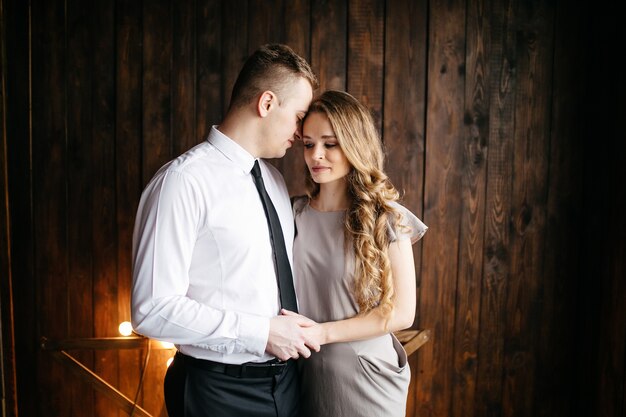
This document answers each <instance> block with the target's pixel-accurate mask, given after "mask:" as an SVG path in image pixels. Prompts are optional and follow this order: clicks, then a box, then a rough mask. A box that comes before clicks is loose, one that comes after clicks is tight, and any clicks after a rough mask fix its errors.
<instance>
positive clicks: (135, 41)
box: [114, 0, 143, 399]
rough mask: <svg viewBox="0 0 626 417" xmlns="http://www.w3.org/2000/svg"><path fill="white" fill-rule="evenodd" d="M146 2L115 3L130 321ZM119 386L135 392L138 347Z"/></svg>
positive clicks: (122, 233) (121, 208)
mask: <svg viewBox="0 0 626 417" xmlns="http://www.w3.org/2000/svg"><path fill="white" fill-rule="evenodd" d="M142 22H143V19H142V8H141V4H140V3H139V2H137V1H134V0H123V1H119V2H117V4H116V9H115V39H116V47H115V53H116V58H115V62H116V65H115V80H116V82H115V151H116V152H115V166H116V169H115V184H116V193H115V206H116V207H115V210H116V216H117V231H116V236H115V242H114V244H115V245H116V247H117V288H118V291H117V292H118V297H119V298H118V300H117V317H119V319H120V321H130V291H131V290H130V288H131V282H132V270H131V268H132V234H133V225H134V221H135V213H136V210H137V205H138V203H139V195H140V193H141V187H142V177H141V176H142V174H141V173H142V168H141V166H142V157H141V155H142V152H141V144H142V139H141V135H142V134H141V132H142V128H141V126H142V123H141V121H142V109H141V102H142V100H141V99H142V90H141V88H142V83H141V77H142V72H141V61H140V60H138V59H136V57H138V56H141V55H142V52H141V43H142ZM118 363H119V366H120V369H124V370H125V371H124V372H119V379H118V386H117V388H118V389H119V390H120V391H121V392H123V393H124V394H125V395H126V396H128V397H129V398H133V399H134V398H135V394H136V392H137V385H138V384H139V378H140V354H139V352H125V351H122V352H120V353H119V362H118Z"/></svg>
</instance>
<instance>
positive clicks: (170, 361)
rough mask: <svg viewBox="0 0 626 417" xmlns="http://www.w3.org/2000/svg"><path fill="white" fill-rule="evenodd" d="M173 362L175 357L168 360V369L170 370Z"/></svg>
mask: <svg viewBox="0 0 626 417" xmlns="http://www.w3.org/2000/svg"><path fill="white" fill-rule="evenodd" d="M173 360H174V357H173V356H172V357H171V358H169V359H168V360H167V367H168V368H169V367H170V365H171V364H172V361H173Z"/></svg>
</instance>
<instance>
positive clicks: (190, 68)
mask: <svg viewBox="0 0 626 417" xmlns="http://www.w3.org/2000/svg"><path fill="white" fill-rule="evenodd" d="M194 6H196V4H195V2H178V3H175V4H173V6H172V37H173V40H172V90H171V95H172V107H171V112H172V133H171V134H172V156H173V157H175V156H178V155H180V154H182V153H183V152H185V151H186V150H187V149H189V148H191V147H192V146H194V145H196V144H197V143H198V142H200V141H202V139H203V138H202V137H198V135H197V133H196V129H197V123H196V103H197V101H198V100H197V98H196V94H197V91H196V72H197V69H196V62H197V57H196V39H197V27H196V23H197V22H198V21H200V22H203V25H202V28H204V27H207V26H209V27H211V29H212V30H215V28H213V27H212V26H210V25H207V24H206V23H205V21H206V20H208V19H206V18H205V16H204V13H205V10H206V8H202V13H200V14H196V9H195V7H194ZM208 12H209V13H210V12H212V11H210V10H209V11H208ZM206 55H208V54H206ZM202 56H203V58H205V54H203V55H202ZM218 57H219V54H218ZM208 58H214V56H211V55H209V56H208ZM205 59H206V58H205ZM202 62H204V60H203V61H202ZM217 64H219V60H217ZM206 81H208V80H202V82H203V83H206ZM206 84H207V85H206V87H208V88H210V91H212V92H216V93H213V94H212V97H217V98H218V99H219V88H217V86H218V85H219V78H218V79H217V82H208V83H206ZM216 104H217V103H216ZM214 107H220V106H216V105H215V104H214ZM202 115H203V120H204V117H210V114H208V112H207V111H203V112H202ZM203 123H204V122H203ZM201 136H203V135H201Z"/></svg>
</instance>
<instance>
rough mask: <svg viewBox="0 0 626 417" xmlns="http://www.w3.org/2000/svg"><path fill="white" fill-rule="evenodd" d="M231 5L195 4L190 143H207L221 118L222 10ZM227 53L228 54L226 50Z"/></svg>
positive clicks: (221, 3)
mask: <svg viewBox="0 0 626 417" xmlns="http://www.w3.org/2000/svg"><path fill="white" fill-rule="evenodd" d="M227 3H230V2H219V1H206V0H198V2H197V9H196V13H197V21H196V22H197V23H196V25H197V26H196V27H197V35H196V36H197V39H196V44H197V47H196V48H197V52H196V54H197V64H196V80H197V81H196V82H197V86H196V88H197V90H196V91H197V93H196V94H197V97H196V103H197V107H196V119H197V125H196V130H197V131H196V136H197V137H194V138H193V142H189V144H191V143H193V144H195V143H199V142H201V141H203V140H205V139H206V137H207V136H208V134H209V131H210V129H211V126H212V125H214V124H217V123H219V122H220V120H221V118H222V114H223V113H222V109H223V108H224V103H223V102H222V97H223V96H222V91H221V85H222V77H221V72H222V48H221V42H222V37H221V32H222V26H221V25H222V24H223V22H222V20H221V18H220V17H221V13H222V11H221V10H222V7H225V5H226V4H227ZM226 53H229V51H228V50H226Z"/></svg>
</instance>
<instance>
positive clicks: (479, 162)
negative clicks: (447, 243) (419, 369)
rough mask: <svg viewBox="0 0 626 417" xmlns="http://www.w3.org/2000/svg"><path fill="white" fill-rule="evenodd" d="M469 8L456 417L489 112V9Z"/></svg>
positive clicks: (475, 268) (477, 293)
mask: <svg viewBox="0 0 626 417" xmlns="http://www.w3.org/2000/svg"><path fill="white" fill-rule="evenodd" d="M467 5H468V6H467V29H466V34H467V35H466V48H465V49H466V58H465V59H466V65H465V75H466V78H465V79H466V84H465V98H464V100H465V116H464V123H465V132H464V134H465V138H464V147H465V149H464V155H463V157H464V158H463V165H462V169H463V179H462V199H463V201H462V207H461V211H462V217H461V231H460V245H459V275H458V284H457V285H458V287H457V297H456V305H455V311H456V312H455V316H456V320H455V325H454V326H455V335H454V349H455V351H454V379H453V380H454V385H453V393H452V413H451V415H452V416H457V417H466V416H471V415H473V414H474V407H475V392H476V372H477V368H476V365H477V358H478V337H479V331H480V327H479V325H480V322H479V316H480V304H481V286H480V282H481V280H482V276H483V257H484V252H483V250H484V240H483V239H484V235H483V232H484V230H485V204H486V202H485V199H486V182H487V153H488V146H489V144H488V140H489V107H490V102H489V100H490V96H489V88H490V85H489V76H490V68H489V53H490V34H491V27H490V22H491V15H490V9H489V7H488V6H489V5H488V4H487V3H484V2H468V3H467Z"/></svg>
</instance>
